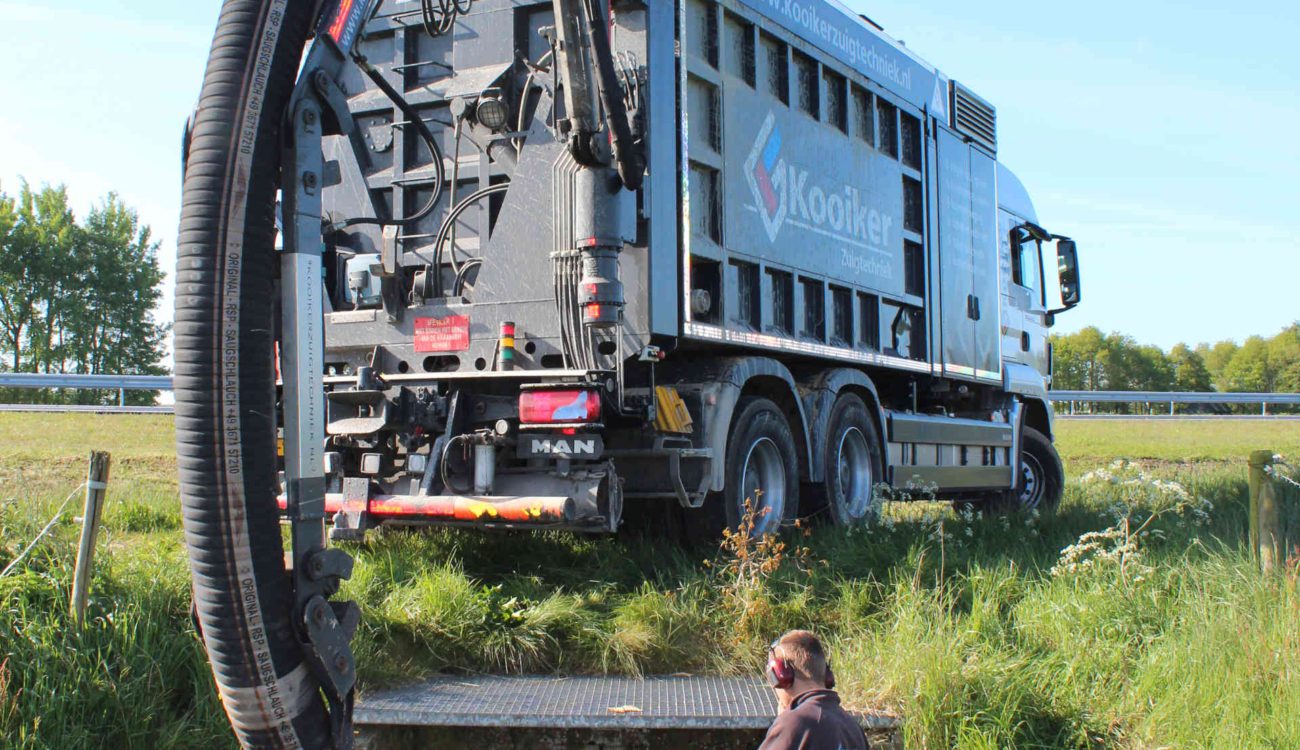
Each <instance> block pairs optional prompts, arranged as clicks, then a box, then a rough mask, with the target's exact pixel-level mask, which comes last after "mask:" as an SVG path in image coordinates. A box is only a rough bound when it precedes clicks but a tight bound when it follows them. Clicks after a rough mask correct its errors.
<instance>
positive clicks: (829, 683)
mask: <svg viewBox="0 0 1300 750" xmlns="http://www.w3.org/2000/svg"><path fill="white" fill-rule="evenodd" d="M826 689H827V690H834V689H835V673H834V672H833V671H831V665H829V664H827V665H826Z"/></svg>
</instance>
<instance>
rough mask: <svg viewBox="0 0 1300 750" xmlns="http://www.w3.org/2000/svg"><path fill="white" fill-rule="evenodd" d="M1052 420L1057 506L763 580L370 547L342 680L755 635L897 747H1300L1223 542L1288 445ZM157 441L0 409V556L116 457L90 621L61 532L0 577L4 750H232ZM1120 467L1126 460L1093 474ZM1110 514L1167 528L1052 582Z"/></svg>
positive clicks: (546, 664) (744, 661)
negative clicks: (355, 657) (793, 633)
mask: <svg viewBox="0 0 1300 750" xmlns="http://www.w3.org/2000/svg"><path fill="white" fill-rule="evenodd" d="M38 425H39V426H38ZM1059 426H1060V431H1061V436H1060V446H1061V450H1062V453H1063V454H1064V456H1065V458H1066V461H1067V464H1068V467H1069V470H1070V472H1071V480H1070V483H1069V485H1068V488H1067V494H1066V498H1065V501H1064V504H1063V506H1062V510H1061V513H1060V514H1059V515H1058V516H1056V517H1054V518H1050V519H1048V518H1042V519H1034V518H1015V519H1006V520H1003V519H980V518H974V517H965V518H964V517H962V516H960V515H957V514H955V513H953V512H952V511H951V510H948V509H946V508H943V507H940V506H937V505H919V506H892V507H891V508H890V509H889V510H888V512H887V514H886V521H885V522H884V523H882V524H880V525H878V526H876V527H875V528H873V529H870V530H864V531H859V532H854V533H852V534H849V535H846V534H843V533H839V532H836V531H834V530H830V529H818V530H816V531H815V532H814V533H812V534H811V535H809V536H806V537H805V536H801V535H798V534H795V535H791V537H790V538H789V539H787V542H788V544H789V547H787V548H786V549H785V550H783V551H781V552H779V553H772V551H771V550H769V551H768V552H767V553H760V554H758V555H757V556H752V555H751V556H750V557H748V558H747V559H748V561H749V564H750V565H751V566H752V565H753V564H754V563H755V562H758V563H762V562H769V563H771V565H772V566H773V567H774V570H773V571H771V572H770V573H767V574H756V573H754V571H753V569H752V567H746V566H745V565H740V564H739V563H738V560H737V557H736V555H735V554H734V551H733V553H732V554H728V553H724V552H719V553H709V552H694V553H688V552H683V551H681V550H678V549H675V548H671V547H665V546H662V545H656V544H652V543H646V542H635V541H627V540H620V539H589V538H578V537H573V536H569V535H565V534H536V535H529V534H515V535H501V534H481V533H463V532H453V531H445V530H444V531H433V532H424V533H407V532H386V533H378V534H372V535H371V537H370V538H369V539H368V540H367V542H366V543H365V544H364V545H356V546H354V547H353V548H352V551H353V552H354V553H355V554H356V555H357V558H358V560H357V568H356V572H355V575H354V577H353V579H352V581H350V582H349V583H348V584H347V585H346V586H345V590H344V594H345V595H347V596H349V597H351V598H354V599H355V600H357V601H359V602H360V603H361V604H362V606H363V608H364V611H365V621H364V624H363V626H362V631H361V634H360V637H359V638H358V640H357V642H356V646H357V649H358V653H359V656H360V658H361V663H362V670H363V671H362V678H363V684H364V685H371V686H373V685H379V684H387V683H393V682H399V681H404V680H411V679H415V678H418V677H420V676H422V675H427V674H431V673H434V672H439V671H448V670H451V671H493V672H535V671H544V672H574V673H602V672H611V673H633V674H635V673H642V674H650V673H666V672H694V673H723V674H727V673H731V674H739V673H750V672H756V671H757V669H758V668H759V666H760V661H761V659H762V657H763V646H764V644H766V643H767V642H768V641H769V640H770V639H771V638H772V637H773V635H774V634H776V633H778V632H780V631H781V630H783V629H786V628H790V627H795V626H811V627H813V628H815V629H816V630H818V631H819V632H821V633H822V634H824V635H825V636H826V638H827V640H828V641H829V642H830V644H831V648H832V654H833V660H834V663H835V665H836V673H837V675H838V677H839V679H840V683H841V692H842V693H843V694H844V696H845V698H846V700H848V701H849V702H850V703H852V704H854V705H857V706H862V707H878V708H888V709H892V710H896V711H898V712H900V713H901V714H902V715H903V716H904V717H905V719H906V733H907V737H906V740H907V743H908V747H909V748H946V747H961V748H972V749H974V748H1006V747H1022V748H1055V747H1078V748H1085V747H1087V748H1095V747H1114V748H1156V747H1180V748H1182V747H1189V748H1193V747H1234V748H1236V747H1242V748H1281V747H1300V722H1298V721H1296V720H1295V717H1296V716H1300V595H1298V594H1297V591H1296V583H1295V579H1294V578H1286V577H1278V578H1272V579H1267V578H1264V577H1262V576H1260V575H1259V574H1257V573H1256V572H1255V570H1254V567H1253V565H1252V563H1251V560H1250V558H1249V555H1248V553H1247V552H1246V551H1245V550H1244V549H1243V547H1244V541H1243V540H1244V536H1245V503H1246V498H1245V491H1246V490H1245V465H1244V457H1245V455H1246V453H1248V452H1249V451H1250V450H1251V449H1254V448H1261V447H1262V448H1272V449H1275V450H1278V451H1280V452H1283V453H1287V454H1290V455H1297V454H1300V450H1297V449H1298V448H1300V446H1298V445H1297V442H1298V439H1297V436H1296V434H1295V432H1296V431H1295V430H1294V428H1290V427H1289V426H1288V425H1286V423H1280V424H1279V423H1262V422H1201V421H1197V422H1186V423H1184V422H1177V423H1170V422H1110V421H1106V422H1080V421H1063V422H1060V423H1059ZM34 430H39V432H38V434H37V435H36V436H35V437H33V431H34ZM171 440H172V433H171V422H170V420H169V419H167V418H162V417H117V416H114V417H87V416H84V415H66V416H58V417H49V416H45V415H42V416H35V415H13V414H0V565H3V564H4V563H6V562H7V561H8V560H9V559H10V558H11V557H12V556H13V555H14V554H16V553H17V551H18V550H19V549H21V548H22V547H23V546H25V544H26V542H27V540H29V539H31V538H32V537H33V536H34V535H35V533H36V532H37V531H38V530H39V529H40V527H41V526H42V525H43V524H44V522H45V521H46V520H47V519H48V518H49V515H50V514H51V513H52V512H53V510H54V508H55V507H57V505H58V503H59V502H60V501H61V500H62V499H63V498H64V497H65V496H66V495H67V493H68V492H69V491H71V490H72V489H73V488H74V487H76V485H77V484H78V483H80V482H81V481H82V479H83V477H82V473H83V472H84V460H85V459H84V454H85V453H86V452H87V451H89V450H90V449H92V448H104V449H108V450H111V451H113V454H114V466H113V475H112V480H111V482H110V489H109V505H108V508H107V511H106V514H105V529H104V537H103V538H102V539H101V555H100V557H99V558H98V565H97V571H96V578H95V584H94V586H95V588H94V590H93V592H92V597H93V598H92V602H91V618H90V621H89V624H88V625H87V627H86V628H85V629H83V630H81V631H78V630H77V629H75V628H73V627H72V626H71V625H70V624H69V622H68V620H67V615H66V602H67V595H68V588H69V587H70V577H71V573H70V569H71V561H72V558H73V556H74V554H75V551H74V547H75V534H76V526H75V525H74V524H73V523H72V521H71V520H70V519H69V520H66V521H65V522H64V523H63V524H61V525H60V526H59V528H58V529H57V530H56V533H55V534H53V535H52V536H51V538H50V539H49V540H47V542H46V543H45V544H43V545H42V546H41V547H40V549H39V550H38V551H37V553H36V554H35V555H33V557H32V558H30V559H29V560H28V561H27V562H26V563H24V566H23V572H22V573H21V574H18V575H16V576H10V577H8V578H5V579H0V662H3V663H4V664H5V666H4V667H3V668H0V745H2V746H12V747H36V748H81V747H85V748H92V747H137V746H150V745H152V746H157V747H168V748H170V747H181V748H187V747H194V748H198V747H204V748H208V747H218V746H230V744H231V741H230V735H229V732H228V730H227V729H226V727H225V723H224V716H223V715H222V713H221V709H220V704H219V702H218V700H217V698H216V693H215V690H214V689H213V687H212V680H211V676H210V674H209V673H208V671H207V666H206V664H205V662H204V661H203V654H202V649H201V647H200V646H199V644H198V642H197V640H196V638H195V637H194V634H193V630H192V627H191V625H190V623H189V617H188V606H189V605H188V600H189V581H188V576H187V571H186V567H185V558H184V552H183V550H182V546H181V544H182V539H181V533H180V530H179V524H178V518H177V509H176V506H177V501H176V483H175V478H174V475H173V471H174V459H173V457H172V446H171ZM1120 457H1127V458H1134V459H1141V461H1139V462H1136V463H1135V464H1134V465H1132V466H1128V467H1119V468H1114V467H1109V466H1108V465H1109V464H1110V463H1111V462H1112V461H1113V460H1114V459H1116V458H1120ZM1099 467H1100V470H1098V469H1099ZM1139 467H1140V468H1139ZM1088 472H1091V474H1088ZM1141 472H1146V473H1145V474H1143V473H1141ZM1085 474H1088V475H1087V476H1086V478H1085ZM1169 482H1177V483H1178V485H1176V486H1175V485H1172V484H1168V483H1169ZM1179 488H1183V489H1185V490H1186V492H1187V494H1186V495H1184V494H1183V492H1182V491H1181V490H1180V489H1179ZM1285 497H1286V498H1287V500H1288V501H1289V502H1291V504H1292V506H1294V505H1295V501H1296V499H1297V498H1296V495H1295V493H1289V494H1287V495H1285ZM9 498H12V500H9ZM1197 498H1203V499H1204V500H1206V501H1208V502H1209V504H1210V507H1209V508H1208V509H1207V508H1206V507H1202V506H1201V505H1200V504H1199V503H1198V502H1197V501H1196V499H1197ZM76 503H77V501H76V500H74V505H75V504H76ZM1117 506H1118V507H1121V508H1123V509H1124V510H1125V512H1128V513H1130V514H1131V515H1132V518H1133V519H1134V520H1135V521H1136V522H1140V521H1141V520H1143V519H1145V518H1147V517H1149V516H1150V515H1151V514H1153V513H1159V514H1161V515H1160V516H1159V517H1158V518H1157V519H1156V520H1155V521H1153V522H1152V524H1151V525H1150V526H1149V527H1148V529H1147V531H1148V532H1153V531H1154V532H1158V533H1154V534H1151V535H1149V536H1147V537H1142V538H1139V539H1138V540H1137V542H1136V547H1135V548H1132V549H1129V550H1128V551H1129V552H1130V554H1129V556H1128V557H1127V558H1126V559H1125V562H1124V567H1123V569H1121V567H1120V565H1119V564H1118V562H1117V561H1113V560H1111V559H1110V558H1106V557H1104V556H1102V557H1098V556H1097V555H1095V554H1094V555H1093V556H1092V558H1093V559H1094V562H1093V563H1091V564H1087V562H1086V561H1087V559H1088V558H1087V557H1086V556H1085V557H1084V558H1083V559H1082V562H1083V563H1084V564H1082V565H1077V566H1076V567H1075V568H1074V569H1073V570H1070V571H1067V572H1060V573H1058V574H1055V575H1054V574H1053V573H1052V568H1053V567H1054V566H1057V565H1058V564H1059V563H1061V550H1062V549H1064V548H1066V547H1069V546H1070V545H1072V544H1074V543H1075V542H1076V540H1078V538H1079V537H1080V536H1081V535H1082V534H1084V533H1086V532H1091V531H1102V530H1105V529H1111V528H1114V527H1115V524H1116V520H1117V516H1116V515H1115V511H1116V508H1117ZM74 512H75V511H74ZM69 515H72V514H69ZM1115 536H1116V534H1115V533H1112V534H1111V538H1108V539H1107V540H1106V541H1105V543H1104V544H1103V546H1102V549H1101V551H1102V552H1107V551H1112V550H1113V549H1114V547H1115V545H1116V544H1117V543H1118V542H1117V541H1116V540H1115V539H1114V537H1115ZM1067 562H1068V561H1067ZM1076 562H1080V561H1076ZM1062 567H1064V566H1062ZM751 573H754V574H753V575H750V574H751Z"/></svg>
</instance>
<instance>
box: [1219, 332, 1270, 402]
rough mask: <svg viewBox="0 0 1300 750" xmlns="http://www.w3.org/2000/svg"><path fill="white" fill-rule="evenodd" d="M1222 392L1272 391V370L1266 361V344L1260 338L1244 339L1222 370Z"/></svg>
mask: <svg viewBox="0 0 1300 750" xmlns="http://www.w3.org/2000/svg"><path fill="white" fill-rule="evenodd" d="M1223 385H1224V388H1223V390H1225V391H1229V392H1235V393H1268V392H1270V391H1272V390H1273V368H1272V367H1271V366H1270V364H1269V361H1268V342H1267V341H1265V340H1264V338H1263V337H1261V336H1251V337H1250V338H1248V339H1246V343H1245V344H1242V346H1241V348H1240V349H1238V350H1237V353H1236V354H1234V355H1233V357H1232V359H1231V360H1230V361H1229V362H1228V364H1227V366H1226V367H1224V368H1223Z"/></svg>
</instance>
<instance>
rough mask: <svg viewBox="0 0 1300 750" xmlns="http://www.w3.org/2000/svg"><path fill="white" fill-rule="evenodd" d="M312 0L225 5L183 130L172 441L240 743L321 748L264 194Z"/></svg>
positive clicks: (198, 601)
mask: <svg viewBox="0 0 1300 750" xmlns="http://www.w3.org/2000/svg"><path fill="white" fill-rule="evenodd" d="M317 5H318V2H317V0H226V2H225V4H224V6H223V7H222V11H221V18H220V22H219V24H218V26H217V32H216V36H215V38H214V40H213V43H212V52H211V56H210V57H209V59H208V66H207V72H206V74H205V77H204V81H203V92H202V94H201V96H200V99H199V107H198V110H197V112H196V114H195V118H194V120H193V125H192V128H191V133H190V136H189V138H188V151H187V159H186V173H185V192H184V199H183V208H182V211H181V226H180V237H179V250H178V259H177V268H176V328H175V334H176V434H177V437H176V440H177V458H178V462H179V465H180V480H181V500H182V503H183V513H184V523H185V538H186V542H187V544H188V547H189V555H190V567H191V571H192V573H193V583H194V602H195V609H196V611H197V616H198V620H199V622H200V624H201V626H202V632H203V641H204V644H205V646H206V647H207V651H208V657H209V659H210V660H211V662H212V670H213V674H214V675H215V677H216V681H217V686H218V688H219V689H220V692H221V697H222V702H223V704H224V706H225V709H226V713H227V714H228V715H229V717H230V722H231V724H232V725H233V726H234V729H235V733H236V735H237V736H238V738H239V741H240V743H242V745H243V746H244V747H248V748H312V749H314V748H325V747H329V746H330V745H331V742H330V737H329V723H328V721H327V718H326V711H325V705H324V702H323V700H322V698H321V693H320V690H319V686H318V684H317V682H316V680H315V679H314V678H313V677H312V676H311V673H310V672H309V671H308V667H307V665H306V663H305V661H304V652H303V646H302V644H301V643H300V642H299V640H298V637H297V635H296V633H295V629H294V627H293V625H292V622H291V612H292V605H293V596H292V591H291V583H290V579H289V576H288V575H287V574H286V572H285V564H284V553H283V549H282V544H281V537H280V524H279V514H278V511H277V508H276V476H275V473H276V467H275V462H274V461H272V460H271V459H270V457H272V456H274V455H275V429H276V421H275V400H274V399H275V388H274V372H275V371H274V365H273V361H272V357H273V356H274V355H273V352H274V330H275V323H274V320H273V315H274V313H275V310H274V307H273V287H272V281H273V276H274V272H275V271H274V269H275V263H276V256H275V250H274V246H273V242H274V234H275V192H276V188H277V185H278V181H279V169H280V167H279V165H280V129H281V124H282V117H281V115H282V112H283V110H284V107H285V106H286V104H287V102H288V100H289V95H290V93H291V92H292V90H293V86H294V80H295V77H296V75H297V71H298V64H299V60H300V58H301V55H302V50H303V46H304V44H305V43H306V39H307V36H308V32H309V29H310V25H311V23H312V20H313V16H314V13H315V10H316V6H317Z"/></svg>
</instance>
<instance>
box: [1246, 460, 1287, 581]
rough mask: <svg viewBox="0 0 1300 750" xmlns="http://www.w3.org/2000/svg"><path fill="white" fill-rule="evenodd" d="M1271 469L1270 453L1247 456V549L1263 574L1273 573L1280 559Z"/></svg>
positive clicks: (1276, 512) (1275, 502) (1275, 498)
mask: <svg viewBox="0 0 1300 750" xmlns="http://www.w3.org/2000/svg"><path fill="white" fill-rule="evenodd" d="M1272 468H1273V451H1254V452H1253V453H1251V454H1250V549H1251V553H1252V554H1253V555H1254V556H1255V559H1256V560H1257V561H1259V569H1260V570H1261V571H1263V572H1264V573H1272V572H1273V571H1275V570H1277V569H1278V564H1279V562H1280V561H1281V560H1282V559H1283V558H1282V533H1281V529H1280V528H1279V523H1278V522H1279V520H1280V519H1279V517H1278V508H1277V490H1276V488H1275V487H1274V486H1273V477H1272V474H1271V471H1272Z"/></svg>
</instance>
